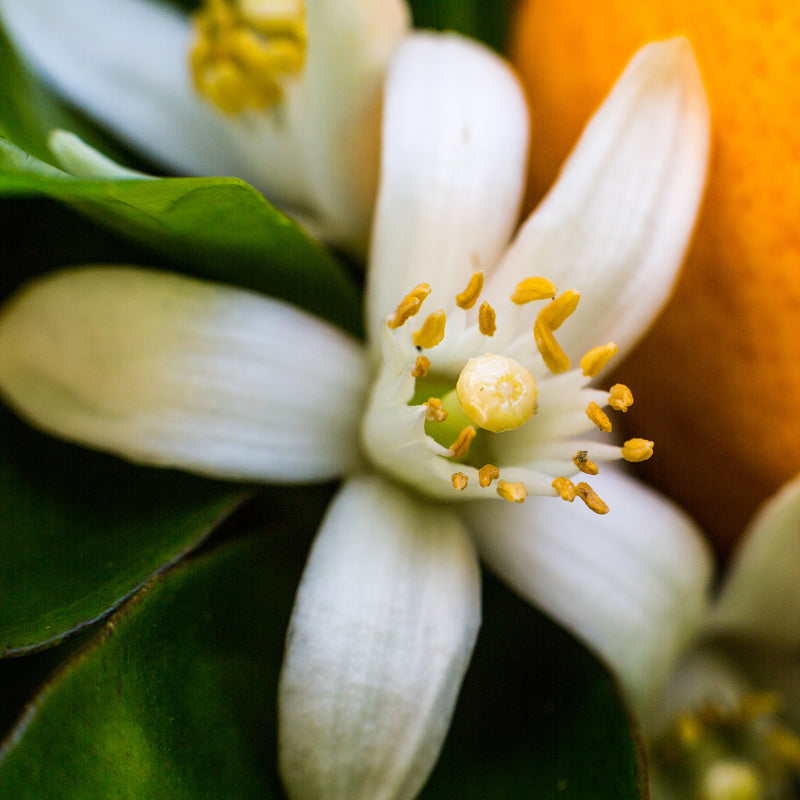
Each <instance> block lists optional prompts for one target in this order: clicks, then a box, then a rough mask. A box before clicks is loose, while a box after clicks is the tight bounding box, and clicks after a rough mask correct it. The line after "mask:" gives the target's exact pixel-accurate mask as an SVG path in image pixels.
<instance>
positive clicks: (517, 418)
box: [456, 353, 538, 433]
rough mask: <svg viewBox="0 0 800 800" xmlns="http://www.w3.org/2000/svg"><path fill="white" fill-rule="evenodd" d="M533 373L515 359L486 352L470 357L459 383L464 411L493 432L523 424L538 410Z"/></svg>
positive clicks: (459, 394) (459, 399)
mask: <svg viewBox="0 0 800 800" xmlns="http://www.w3.org/2000/svg"><path fill="white" fill-rule="evenodd" d="M537 393H538V389H537V386H536V381H535V380H534V379H533V376H532V375H531V374H530V372H528V370H526V369H525V367H523V366H522V364H520V363H519V362H517V361H515V360H514V359H513V358H508V357H506V356H498V355H495V354H494V353H484V354H483V355H482V356H478V357H477V358H471V359H470V360H469V361H468V362H467V364H466V366H465V367H464V369H462V370H461V374H460V375H459V376H458V381H457V382H456V394H457V395H458V401H459V403H460V404H461V408H462V409H463V411H464V413H465V414H466V415H467V416H468V417H469V418H470V419H471V420H472V421H473V422H474V423H476V424H477V425H479V426H480V427H481V428H484V429H486V430H488V431H493V432H494V433H500V432H502V431H510V430H513V429H514V428H519V427H520V426H521V425H524V424H525V423H526V422H527V421H528V420H529V419H530V418H531V417H532V416H533V415H534V414H535V413H536V396H537Z"/></svg>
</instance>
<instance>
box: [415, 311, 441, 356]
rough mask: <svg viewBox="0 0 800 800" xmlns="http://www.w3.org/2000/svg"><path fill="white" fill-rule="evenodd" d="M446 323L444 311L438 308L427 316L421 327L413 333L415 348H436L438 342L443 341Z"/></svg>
mask: <svg viewBox="0 0 800 800" xmlns="http://www.w3.org/2000/svg"><path fill="white" fill-rule="evenodd" d="M446 322H447V317H446V316H445V313H444V311H443V310H442V309H441V308H440V309H439V310H438V311H434V312H433V314H429V315H428V317H427V319H426V320H425V322H423V323H422V327H421V328H420V329H419V330H418V331H414V333H413V336H412V339H413V341H414V346H415V347H436V345H437V344H439V342H441V341H442V339H444V326H445V323H446Z"/></svg>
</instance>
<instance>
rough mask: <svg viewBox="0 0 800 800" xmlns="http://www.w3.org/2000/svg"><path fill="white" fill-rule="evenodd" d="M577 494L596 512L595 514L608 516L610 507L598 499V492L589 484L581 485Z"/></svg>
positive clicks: (576, 490)
mask: <svg viewBox="0 0 800 800" xmlns="http://www.w3.org/2000/svg"><path fill="white" fill-rule="evenodd" d="M575 494H576V495H578V497H580V499H581V500H583V502H584V503H586V505H587V506H588V508H590V509H591V510H592V511H594V513H595V514H608V506H607V505H606V504H605V503H604V502H603V501H602V500H601V499H600V498H599V497H598V495H597V492H595V490H594V489H592V487H591V486H589V484H588V483H583V482H581V483H579V484H578V485H577V486H576V487H575Z"/></svg>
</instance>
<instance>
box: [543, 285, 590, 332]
mask: <svg viewBox="0 0 800 800" xmlns="http://www.w3.org/2000/svg"><path fill="white" fill-rule="evenodd" d="M580 299H581V295H580V292H573V291H572V289H570V290H569V291H566V292H564V294H562V295H559V296H558V297H556V299H555V300H553V301H552V302H550V303H548V304H547V305H546V306H545V307H544V308H543V309H542V310H541V311H540V312H539V319H540V320H541V321H542V322H543V323H544V324H545V325H547V327H548V328H550V330H553V331H555V330H558V329H559V328H560V327H561V325H562V324H563V323H564V321H565V320H566V319H567V318H568V317H569V316H570V315H571V314H572V312H573V311H575V309H576V308H577V307H578V301H579V300H580Z"/></svg>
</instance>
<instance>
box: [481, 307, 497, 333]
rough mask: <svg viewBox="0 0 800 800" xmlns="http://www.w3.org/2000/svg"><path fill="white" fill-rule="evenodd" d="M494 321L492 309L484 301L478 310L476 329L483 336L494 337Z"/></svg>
mask: <svg viewBox="0 0 800 800" xmlns="http://www.w3.org/2000/svg"><path fill="white" fill-rule="evenodd" d="M496 319H497V314H495V312H494V309H493V308H492V307H491V306H490V305H489V304H488V303H487V302H486V301H485V300H484V302H483V303H481V307H480V308H479V309H478V328H479V330H480V332H481V333H482V334H483V335H484V336H494V334H495V331H496V330H497V323H496Z"/></svg>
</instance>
